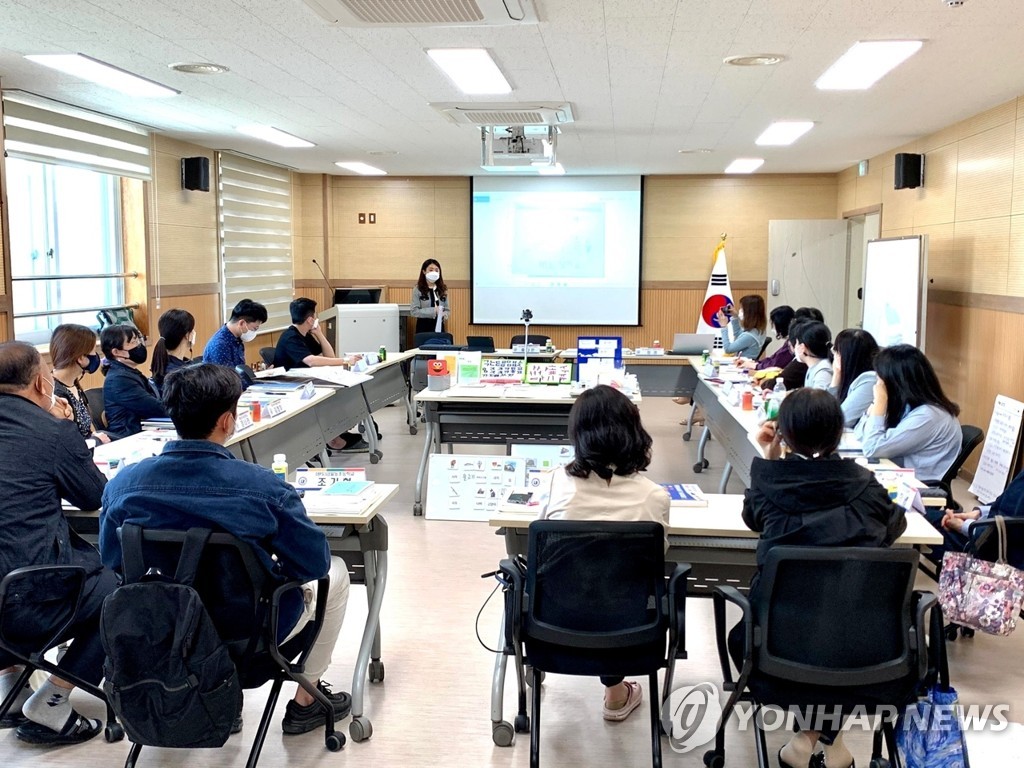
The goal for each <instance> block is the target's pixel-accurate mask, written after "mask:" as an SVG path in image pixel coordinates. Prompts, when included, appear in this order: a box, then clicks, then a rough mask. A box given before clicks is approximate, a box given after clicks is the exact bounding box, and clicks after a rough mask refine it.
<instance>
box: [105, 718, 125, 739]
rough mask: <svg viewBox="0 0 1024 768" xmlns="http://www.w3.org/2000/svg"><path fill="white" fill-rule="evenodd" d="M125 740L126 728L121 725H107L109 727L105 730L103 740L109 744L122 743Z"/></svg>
mask: <svg viewBox="0 0 1024 768" xmlns="http://www.w3.org/2000/svg"><path fill="white" fill-rule="evenodd" d="M123 738H124V728H123V727H122V726H121V724H120V723H107V727H106V728H104V729H103V739H104V740H105V741H106V742H107V743H108V744H113V743H114V742H115V741H120V740H121V739H123Z"/></svg>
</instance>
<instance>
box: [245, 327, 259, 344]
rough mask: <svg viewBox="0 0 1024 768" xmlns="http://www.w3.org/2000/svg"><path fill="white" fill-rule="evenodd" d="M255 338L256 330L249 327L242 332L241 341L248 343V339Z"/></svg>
mask: <svg viewBox="0 0 1024 768" xmlns="http://www.w3.org/2000/svg"><path fill="white" fill-rule="evenodd" d="M255 338H256V331H254V330H252V329H250V330H248V331H246V332H245V333H243V334H242V341H244V342H245V343H246V344H248V343H249V342H250V341H252V340H253V339H255Z"/></svg>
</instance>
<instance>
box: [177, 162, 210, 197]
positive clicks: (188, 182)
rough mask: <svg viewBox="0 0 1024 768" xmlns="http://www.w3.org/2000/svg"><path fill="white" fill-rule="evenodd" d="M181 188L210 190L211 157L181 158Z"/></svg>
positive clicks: (201, 190)
mask: <svg viewBox="0 0 1024 768" xmlns="http://www.w3.org/2000/svg"><path fill="white" fill-rule="evenodd" d="M181 188H182V189H195V190H198V191H200V192H209V191H210V158H208V157H183V158H181Z"/></svg>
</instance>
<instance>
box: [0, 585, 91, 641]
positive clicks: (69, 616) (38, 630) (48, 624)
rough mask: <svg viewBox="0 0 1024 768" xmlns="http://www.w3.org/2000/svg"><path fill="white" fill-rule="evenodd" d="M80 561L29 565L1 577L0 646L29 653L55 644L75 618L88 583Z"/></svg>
mask: <svg viewBox="0 0 1024 768" xmlns="http://www.w3.org/2000/svg"><path fill="white" fill-rule="evenodd" d="M85 575H86V574H85V568H82V567H81V566H78V565H30V566H27V567H25V568H16V569H15V570H13V571H11V572H10V573H8V574H7V575H6V576H4V578H3V580H2V581H0V647H3V648H6V649H8V650H9V651H11V652H14V653H19V654H28V653H33V652H40V651H45V650H47V649H49V648H52V647H53V646H54V645H56V644H57V642H58V641H59V640H60V639H61V637H62V636H63V634H64V633H65V632H66V631H67V629H68V627H69V626H70V625H71V623H72V622H73V621H74V620H75V614H76V613H78V606H79V604H80V602H81V599H82V589H83V587H84V586H85Z"/></svg>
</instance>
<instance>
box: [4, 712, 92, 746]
mask: <svg viewBox="0 0 1024 768" xmlns="http://www.w3.org/2000/svg"><path fill="white" fill-rule="evenodd" d="M102 727H103V724H102V723H101V722H100V721H99V720H90V719H89V718H87V717H82V715H80V714H78V713H77V712H75V711H74V710H72V711H71V716H70V717H69V718H68V721H67V722H66V723H64V727H63V728H61V729H60V731H55V730H53V728H47V727H46V726H45V725H40V724H39V723H35V722H32V721H31V720H30V721H29V722H27V723H25V724H24V725H20V726H18V730H17V731H15V735H16V736H17V737H18V738H19V739H21V740H22V741H26V742H28V743H29V744H47V745H53V744H79V743H81V742H83V741H88V740H89V739H91V738H92V737H93V736H95V735H96V734H97V733H99V732H100V730H101V729H102Z"/></svg>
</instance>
